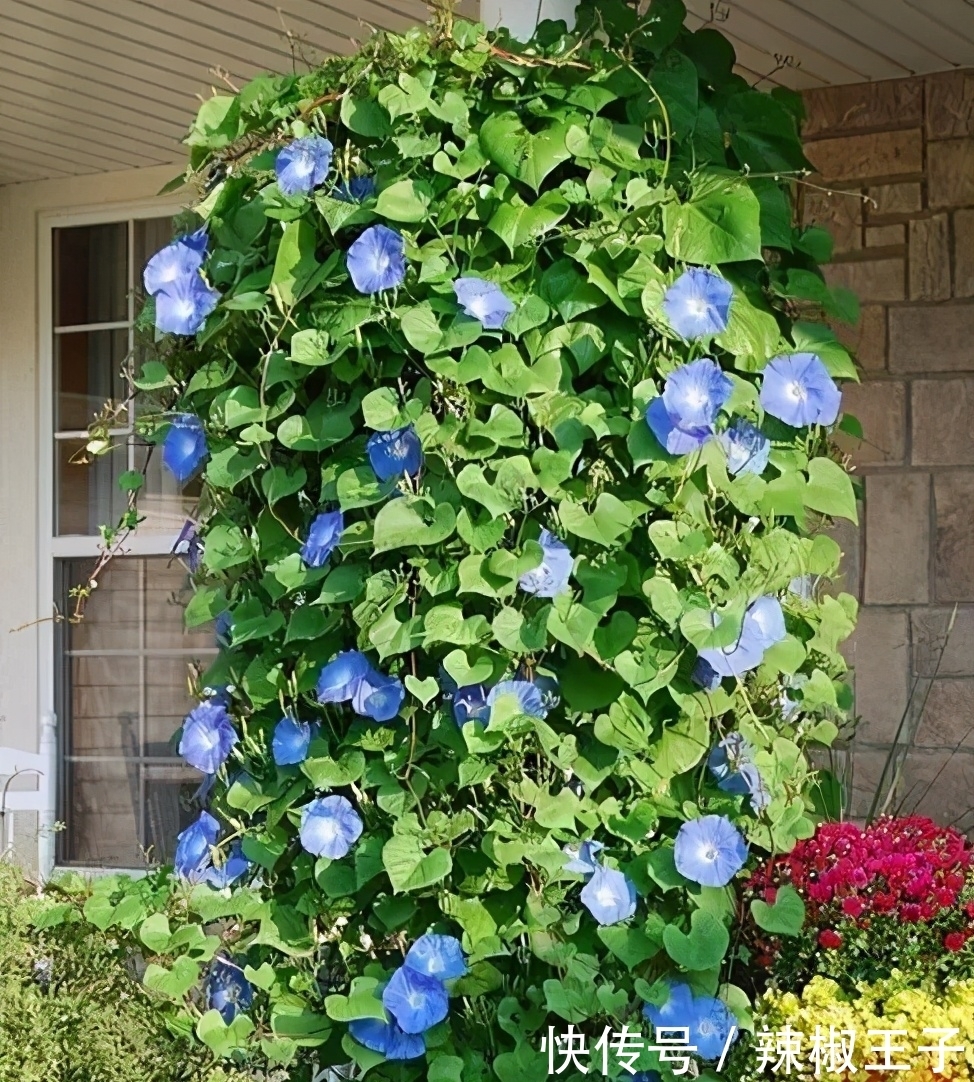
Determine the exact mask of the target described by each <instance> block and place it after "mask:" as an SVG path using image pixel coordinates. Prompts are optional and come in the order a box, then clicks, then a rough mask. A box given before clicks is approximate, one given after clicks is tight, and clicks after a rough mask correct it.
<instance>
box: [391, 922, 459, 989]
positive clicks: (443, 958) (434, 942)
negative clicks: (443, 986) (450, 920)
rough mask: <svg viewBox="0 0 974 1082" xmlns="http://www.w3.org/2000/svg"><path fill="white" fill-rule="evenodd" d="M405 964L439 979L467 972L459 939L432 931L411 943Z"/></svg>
mask: <svg viewBox="0 0 974 1082" xmlns="http://www.w3.org/2000/svg"><path fill="white" fill-rule="evenodd" d="M405 965H407V966H409V967H410V968H411V969H415V970H416V972H417V973H423V974H425V976H427V977H436V978H437V980H441V981H452V980H456V978H457V977H462V976H463V975H464V973H466V972H467V962H466V959H465V958H464V957H463V947H462V946H461V945H460V940H459V939H456V938H455V937H454V936H452V935H436V934H435V933H433V932H427V933H426V935H422V936H420V937H419V939H417V940H416V942H415V943H413V945H412V946H411V947H410V948H409V951H408V952H407V954H406V961H405Z"/></svg>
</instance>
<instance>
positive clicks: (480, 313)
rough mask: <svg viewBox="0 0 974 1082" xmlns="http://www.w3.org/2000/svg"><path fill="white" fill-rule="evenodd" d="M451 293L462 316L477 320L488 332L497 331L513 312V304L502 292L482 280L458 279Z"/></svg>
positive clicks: (496, 286)
mask: <svg viewBox="0 0 974 1082" xmlns="http://www.w3.org/2000/svg"><path fill="white" fill-rule="evenodd" d="M453 292H454V293H456V295H457V302H458V303H459V305H460V307H461V308H462V309H463V311H464V314H465V315H468V316H470V317H471V318H472V319H479V320H480V322H481V323H482V324H483V325H484V328H485V329H486V330H488V331H499V330H500V329H501V328H502V327H503V326H504V322H505V320H506V319H507V317H508V316H509V315H510V314H511V313H512V312H513V311H514V302H513V301H512V300H511V299H510V298H509V297H508V296H507V294H506V293H505V292H504V290H503V289H501V287H500V286H499V285H496V284H495V283H494V282H488V281H486V279H484V278H458V279H457V280H456V281H455V282H454V283H453Z"/></svg>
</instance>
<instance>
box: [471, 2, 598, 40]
mask: <svg viewBox="0 0 974 1082" xmlns="http://www.w3.org/2000/svg"><path fill="white" fill-rule="evenodd" d="M577 7H578V0H480V19H481V21H482V22H483V23H484V25H485V26H486V27H487V29H488V30H496V29H497V27H499V26H506V27H507V29H508V30H510V32H511V34H513V36H514V37H515V38H517V39H518V41H527V40H528V38H530V37H531V35H532V34H533V33H534V29H535V27H536V26H537V25H538V23H539V22H542V21H543V20H544V19H564V20H565V22H566V23H568V26H569V28H571V27H572V26H574V25H575V9H576V8H577Z"/></svg>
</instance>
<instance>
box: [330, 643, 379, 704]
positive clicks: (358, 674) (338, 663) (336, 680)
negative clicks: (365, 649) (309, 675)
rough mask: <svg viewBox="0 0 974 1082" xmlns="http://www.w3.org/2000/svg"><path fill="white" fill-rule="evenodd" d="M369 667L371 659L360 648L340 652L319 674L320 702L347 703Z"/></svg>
mask: <svg viewBox="0 0 974 1082" xmlns="http://www.w3.org/2000/svg"><path fill="white" fill-rule="evenodd" d="M369 668H370V666H369V659H368V658H367V657H366V656H365V654H363V653H362V652H361V651H360V650H345V651H344V652H342V653H340V654H338V655H337V656H336V657H335V658H334V659H333V660H332V661H329V662H328V664H327V665H326V666H325V667H324V668H323V669H322V670H321V673H320V674H319V676H318V689H317V690H318V702H320V703H347V702H348V701H349V699H351V697H352V696H353V695H354V694H355V689H356V688H357V687H358V685H359V683H360V682H361V680H362V677H364V676H365V675H366V673H368V671H369Z"/></svg>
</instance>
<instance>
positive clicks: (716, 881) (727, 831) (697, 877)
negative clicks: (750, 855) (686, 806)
mask: <svg viewBox="0 0 974 1082" xmlns="http://www.w3.org/2000/svg"><path fill="white" fill-rule="evenodd" d="M673 858H674V861H675V863H676V870H677V871H678V872H679V873H680V875H682V876H684V877H685V878H687V879H689V880H690V881H691V882H692V883H699V884H700V885H701V886H702V887H726V886H727V884H728V883H729V882H730V881H731V880H732V879H733V878H734V876H735V875H737V873H738V872H739V871H740V870H741V868H743V867H744V862H745V861H746V860H747V842H745V840H744V838H743V836H742V835H741V832H740V831H739V830H738V829H737V827H735V826H734V824H733V823H732V822H731V821H730V820H729V819H728V818H727V816H725V815H705V816H703V817H702V818H700V819H691V820H690V821H689V822H687V823H684V824H683V826H681V827H680V829H679V830H678V831H677V834H676V843H675V846H674V850H673Z"/></svg>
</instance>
